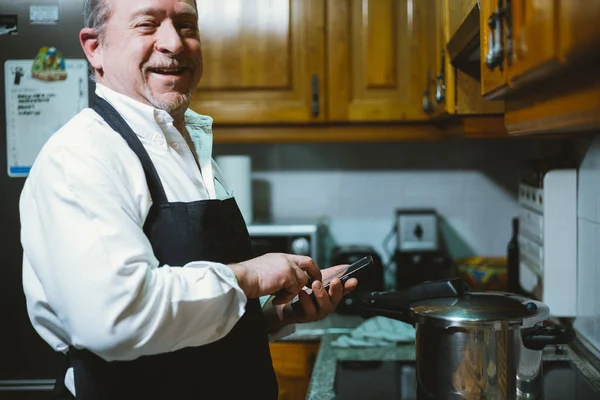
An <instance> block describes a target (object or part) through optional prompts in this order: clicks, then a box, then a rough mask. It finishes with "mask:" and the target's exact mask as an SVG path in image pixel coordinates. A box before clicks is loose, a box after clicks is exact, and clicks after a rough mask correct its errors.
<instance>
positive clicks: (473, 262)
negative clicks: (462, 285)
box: [454, 257, 507, 292]
mask: <svg viewBox="0 0 600 400" xmlns="http://www.w3.org/2000/svg"><path fill="white" fill-rule="evenodd" d="M454 264H455V267H456V271H457V274H458V276H459V277H460V278H462V279H463V280H464V281H465V282H467V284H468V285H469V286H470V287H471V289H472V290H473V291H476V292H483V291H487V290H493V291H500V292H503V291H506V290H507V276H506V274H507V268H506V258H505V257H466V258H458V259H456V260H454Z"/></svg>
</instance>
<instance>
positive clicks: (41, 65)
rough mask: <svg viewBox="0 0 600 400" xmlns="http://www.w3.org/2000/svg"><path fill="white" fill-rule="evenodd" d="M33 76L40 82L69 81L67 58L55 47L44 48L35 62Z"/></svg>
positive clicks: (32, 70)
mask: <svg viewBox="0 0 600 400" xmlns="http://www.w3.org/2000/svg"><path fill="white" fill-rule="evenodd" d="M31 76H32V77H34V78H35V79H39V80H40V81H64V80H65V79H67V70H66V68H65V58H64V57H63V55H62V53H61V52H60V51H58V50H57V49H56V48H55V47H42V48H41V49H40V51H39V52H38V54H37V56H36V57H35V59H34V60H33V65H32V66H31Z"/></svg>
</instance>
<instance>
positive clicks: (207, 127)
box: [96, 83, 213, 141]
mask: <svg viewBox="0 0 600 400" xmlns="http://www.w3.org/2000/svg"><path fill="white" fill-rule="evenodd" d="M96 95H98V96H99V97H101V98H103V99H104V100H106V101H107V102H109V103H110V104H111V105H112V106H113V107H114V108H115V109H116V110H117V111H118V112H119V114H120V115H121V116H122V117H123V119H125V121H126V122H127V123H128V124H129V126H131V127H132V129H133V130H134V131H135V132H136V134H137V135H138V136H142V137H145V136H146V135H147V134H148V133H157V132H160V133H162V132H163V128H162V127H163V126H165V125H170V124H172V123H173V117H171V115H169V113H168V112H166V111H165V110H159V109H157V108H154V107H152V106H149V105H147V104H144V103H142V102H140V101H137V100H134V99H132V98H131V97H129V96H126V95H124V94H121V93H118V92H115V91H114V90H112V89H109V88H108V87H106V86H104V85H102V84H99V83H96ZM212 123H213V119H212V118H211V117H209V116H206V115H201V114H198V113H196V112H194V111H192V110H190V109H187V110H186V112H185V124H186V126H187V128H188V131H189V132H190V134H191V136H192V139H193V140H194V141H196V140H202V139H203V137H205V136H209V135H212Z"/></svg>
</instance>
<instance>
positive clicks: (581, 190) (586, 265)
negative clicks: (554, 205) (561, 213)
mask: <svg viewBox="0 0 600 400" xmlns="http://www.w3.org/2000/svg"><path fill="white" fill-rule="evenodd" d="M577 198H578V199H577V200H578V205H577V217H578V221H577V222H578V243H577V247H578V254H577V258H578V261H577V268H578V271H577V275H578V277H577V318H576V321H575V324H576V327H577V330H578V331H579V332H580V333H581V334H583V335H584V336H585V337H586V338H587V339H588V340H589V341H590V342H591V343H592V344H593V345H594V346H595V347H596V348H597V349H600V246H599V244H600V135H598V136H596V137H595V138H594V139H593V140H592V142H591V144H590V145H589V147H587V152H586V153H585V155H584V157H583V160H582V162H581V166H580V168H579V184H578V193H577Z"/></svg>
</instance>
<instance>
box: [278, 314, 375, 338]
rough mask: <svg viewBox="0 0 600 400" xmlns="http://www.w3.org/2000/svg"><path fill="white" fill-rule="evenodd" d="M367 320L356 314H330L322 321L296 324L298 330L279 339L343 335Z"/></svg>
mask: <svg viewBox="0 0 600 400" xmlns="http://www.w3.org/2000/svg"><path fill="white" fill-rule="evenodd" d="M364 321H365V319H364V318H362V317H359V316H356V315H342V314H336V313H333V314H330V315H328V316H327V317H326V318H324V319H322V320H321V321H316V322H308V323H305V324H296V332H295V333H293V334H291V335H288V336H285V337H283V338H281V339H279V341H283V342H302V341H319V340H321V339H322V338H323V337H324V336H325V335H331V334H333V335H341V334H344V333H348V332H350V331H352V330H353V329H354V328H356V327H357V326H358V325H360V324H362V323H363V322H364Z"/></svg>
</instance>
